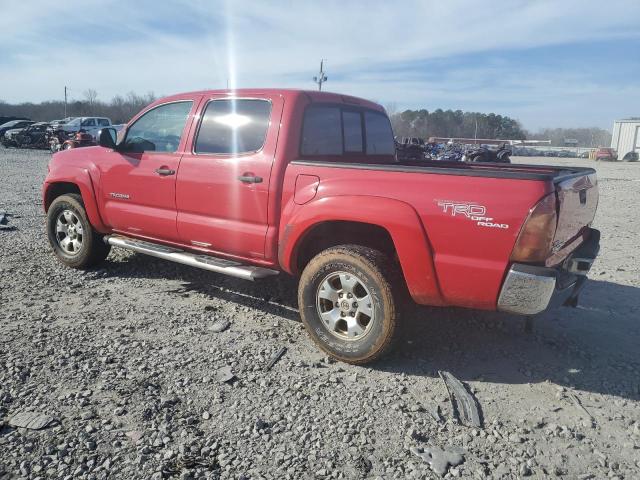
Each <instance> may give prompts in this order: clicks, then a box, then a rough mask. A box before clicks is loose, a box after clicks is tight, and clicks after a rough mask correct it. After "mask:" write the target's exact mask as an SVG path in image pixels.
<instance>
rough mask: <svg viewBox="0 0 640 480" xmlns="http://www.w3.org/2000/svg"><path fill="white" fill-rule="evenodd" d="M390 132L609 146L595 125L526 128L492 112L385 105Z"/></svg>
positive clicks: (607, 136)
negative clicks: (403, 108)
mask: <svg viewBox="0 0 640 480" xmlns="http://www.w3.org/2000/svg"><path fill="white" fill-rule="evenodd" d="M386 109H387V113H388V114H389V118H390V119H391V125H392V127H393V132H394V134H395V135H397V136H399V137H420V138H425V139H428V138H429V137H459V138H491V139H494V138H497V139H504V140H551V146H554V147H562V146H565V140H567V139H575V140H578V145H579V146H580V147H598V146H609V145H610V144H611V132H609V131H608V130H604V129H602V128H598V127H591V128H544V129H541V130H539V131H537V132H530V131H527V130H526V129H524V128H523V127H522V125H521V124H520V122H518V121H517V120H515V119H513V118H510V117H508V116H505V115H499V114H496V113H480V112H463V111H462V110H442V109H437V110H433V111H432V112H429V111H428V110H425V109H421V110H404V111H398V110H397V109H396V108H395V106H394V105H387V107H386Z"/></svg>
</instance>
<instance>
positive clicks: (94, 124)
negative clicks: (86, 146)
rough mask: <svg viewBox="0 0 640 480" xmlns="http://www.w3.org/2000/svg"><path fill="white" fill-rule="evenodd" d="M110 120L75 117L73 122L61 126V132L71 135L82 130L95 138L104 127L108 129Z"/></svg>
mask: <svg viewBox="0 0 640 480" xmlns="http://www.w3.org/2000/svg"><path fill="white" fill-rule="evenodd" d="M110 126H111V120H109V119H108V118H104V117H76V118H74V119H73V120H70V121H69V122H67V123H65V124H63V125H61V130H63V131H65V132H67V133H72V132H79V131H80V130H84V131H85V132H86V133H88V134H89V135H91V136H92V137H93V138H96V137H97V135H98V132H99V131H100V130H101V129H102V128H104V127H110Z"/></svg>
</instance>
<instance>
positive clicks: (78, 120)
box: [67, 118, 82, 127]
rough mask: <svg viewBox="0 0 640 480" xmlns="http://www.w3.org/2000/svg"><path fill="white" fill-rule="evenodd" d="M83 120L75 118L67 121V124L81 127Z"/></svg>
mask: <svg viewBox="0 0 640 480" xmlns="http://www.w3.org/2000/svg"><path fill="white" fill-rule="evenodd" d="M81 120H82V119H81V118H74V119H73V120H71V121H70V122H69V123H67V125H69V126H70V127H79V126H80V121H81Z"/></svg>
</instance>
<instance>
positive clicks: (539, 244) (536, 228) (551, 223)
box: [511, 193, 558, 262]
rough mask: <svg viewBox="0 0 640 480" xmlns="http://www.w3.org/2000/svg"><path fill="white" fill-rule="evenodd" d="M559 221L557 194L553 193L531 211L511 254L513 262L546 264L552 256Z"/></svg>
mask: <svg viewBox="0 0 640 480" xmlns="http://www.w3.org/2000/svg"><path fill="white" fill-rule="evenodd" d="M557 221H558V215H557V213H556V194H555V193H551V194H549V195H547V196H546V197H544V198H543V199H542V200H540V201H539V202H538V203H537V204H536V206H535V207H533V208H532V209H531V210H530V211H529V217H527V220H526V221H525V223H524V225H523V226H522V229H521V230H520V235H518V240H516V245H515V247H513V251H512V252H511V261H512V262H544V261H545V260H546V259H547V258H548V257H549V255H550V254H551V246H552V243H553V237H554V236H555V233H556V225H557Z"/></svg>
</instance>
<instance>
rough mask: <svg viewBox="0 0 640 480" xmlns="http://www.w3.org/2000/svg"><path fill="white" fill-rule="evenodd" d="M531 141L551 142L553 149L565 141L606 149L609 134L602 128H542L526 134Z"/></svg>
mask: <svg viewBox="0 0 640 480" xmlns="http://www.w3.org/2000/svg"><path fill="white" fill-rule="evenodd" d="M527 137H528V138H529V139H531V140H551V145H552V146H554V147H562V146H564V145H565V143H564V141H565V140H566V139H575V140H577V141H578V146H580V147H594V148H595V147H608V146H610V145H611V132H610V131H608V130H604V129H602V128H597V127H592V128H544V129H542V130H540V131H538V132H536V133H531V134H527Z"/></svg>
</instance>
